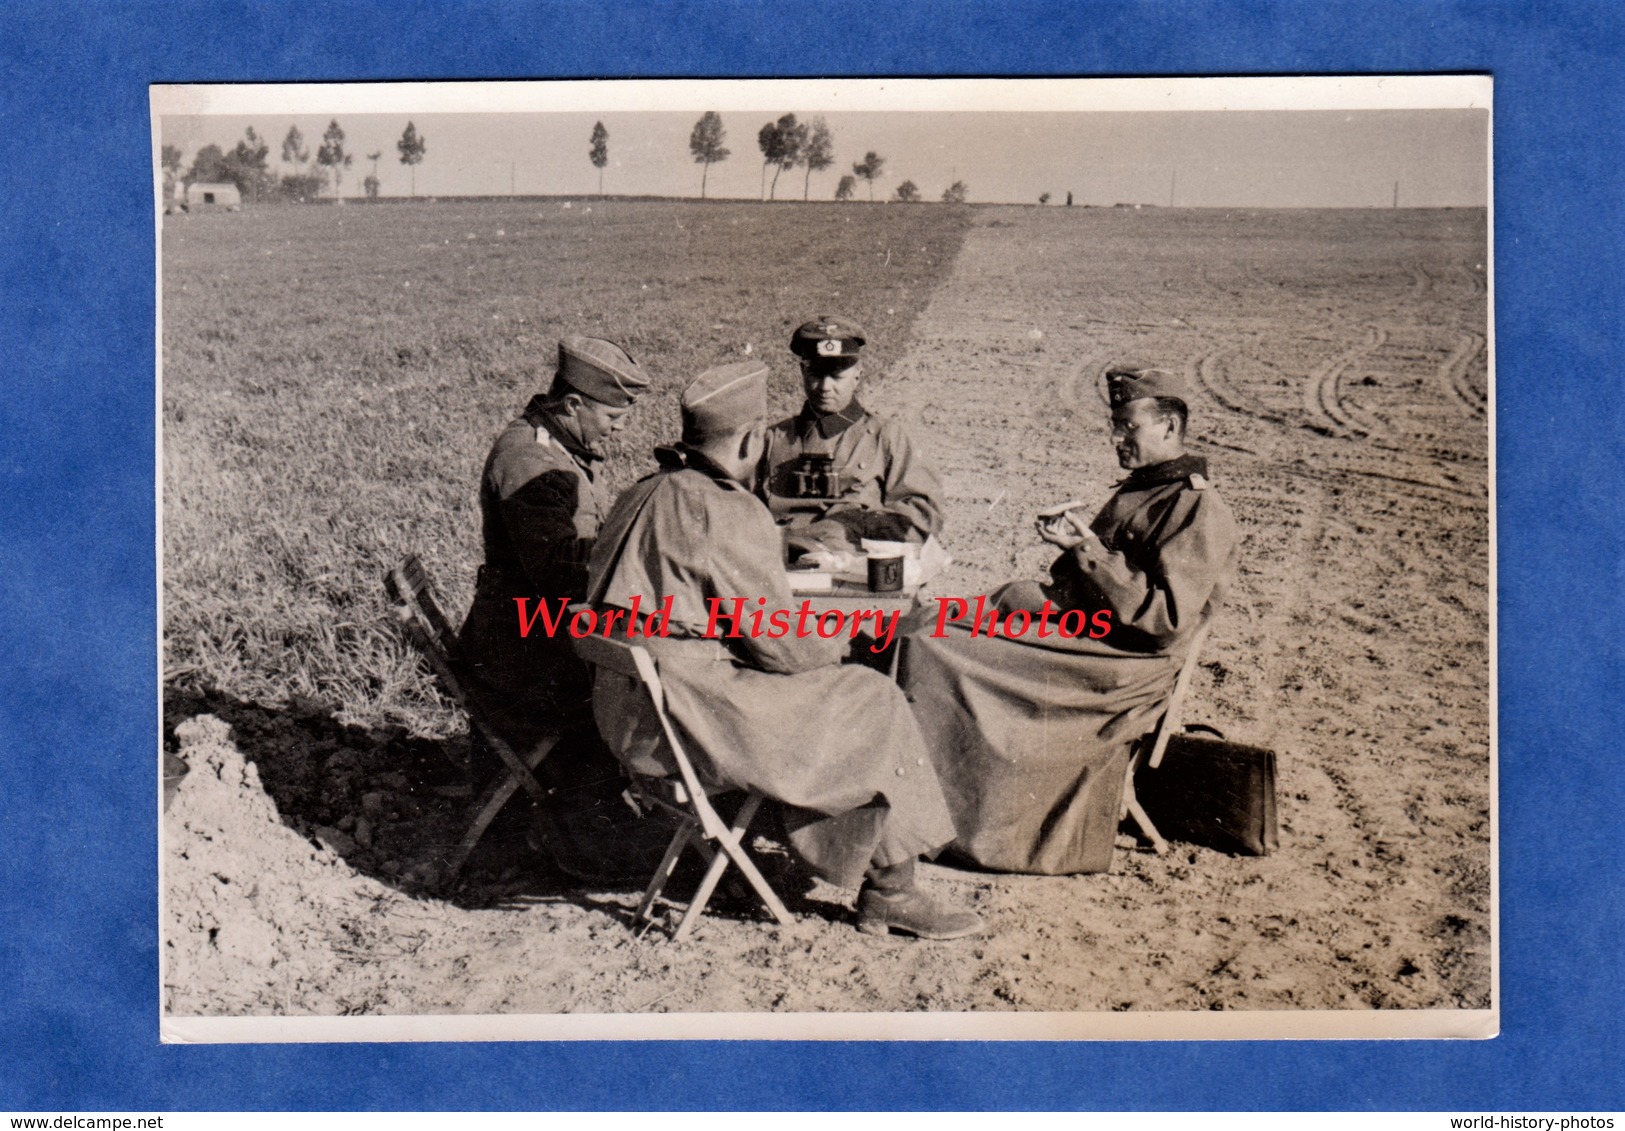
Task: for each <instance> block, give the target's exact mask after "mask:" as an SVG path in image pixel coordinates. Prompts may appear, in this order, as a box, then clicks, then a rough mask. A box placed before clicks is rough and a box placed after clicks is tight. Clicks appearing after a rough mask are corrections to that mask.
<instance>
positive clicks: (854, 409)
mask: <svg viewBox="0 0 1625 1131" xmlns="http://www.w3.org/2000/svg"><path fill="white" fill-rule="evenodd" d="M868 415H869V410H868V409H866V408H864V407H863V405H861V404H859V403H858V398H856V397H853V398H852V403H851V404H849V405H847V406H846V407H845V408H843V409H842V410H841V411H840V412H823V413H821V412H818V411H817V410H816V409H814V408H813V406H812V405H810V404H803V405H802V406H801V411H800V412H798V413H797V414H796V431H797V432H799V433H801V435H802V436H806V435H807V434H808V433H809V432H817V433H818V434H819V435H820V436H822V437H823V438H824V439H826V440H833V439H835V437H837V436H839V435H840V434H841V433H842V432H845V431H846V430H847V429H848V428H850V427H852V426H853V425H854V424H858V423H860V422H862V420H863V418H864V417H866V416H868Z"/></svg>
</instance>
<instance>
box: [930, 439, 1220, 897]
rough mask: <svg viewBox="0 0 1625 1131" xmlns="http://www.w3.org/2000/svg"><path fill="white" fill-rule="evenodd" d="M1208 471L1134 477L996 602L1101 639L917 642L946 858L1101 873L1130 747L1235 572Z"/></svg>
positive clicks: (1178, 466) (1195, 463)
mask: <svg viewBox="0 0 1625 1131" xmlns="http://www.w3.org/2000/svg"><path fill="white" fill-rule="evenodd" d="M1206 474H1207V464H1206V462H1205V461H1204V460H1202V459H1201V458H1200V457H1195V456H1187V457H1182V458H1181V459H1178V460H1172V461H1169V462H1168V463H1165V464H1159V465H1156V466H1154V467H1147V468H1142V469H1140V470H1138V471H1135V472H1134V473H1133V474H1131V475H1130V476H1129V477H1128V478H1127V479H1126V480H1124V481H1123V482H1122V483H1121V484H1119V486H1118V490H1117V493H1116V494H1114V495H1113V496H1112V498H1111V499H1110V501H1108V502H1107V504H1106V505H1105V507H1103V508H1102V509H1101V511H1100V513H1099V514H1098V515H1097V516H1095V519H1094V521H1093V522H1092V523H1091V524H1090V529H1091V530H1093V531H1094V533H1095V534H1096V535H1097V536H1098V538H1099V541H1098V542H1085V543H1084V544H1082V545H1080V546H1078V547H1077V548H1075V549H1073V550H1069V551H1067V552H1065V553H1063V554H1062V555H1061V556H1060V557H1059V558H1057V559H1056V561H1055V564H1054V565H1053V566H1051V567H1050V577H1051V583H1050V584H1048V585H1043V586H1040V585H1038V584H1036V583H1034V582H1015V583H1013V584H1010V585H1007V586H1005V587H1004V588H1003V589H1001V590H999V591H998V592H997V593H996V594H994V601H995V603H996V604H997V605H998V607H999V609H1000V610H1001V612H1004V613H1009V612H1012V611H1015V610H1018V609H1024V610H1027V611H1029V612H1031V613H1033V614H1034V615H1035V618H1036V614H1037V613H1038V612H1039V610H1040V609H1041V608H1042V606H1043V602H1044V601H1045V600H1046V599H1048V600H1049V601H1050V602H1051V604H1052V606H1053V607H1054V608H1056V609H1059V610H1070V609H1079V610H1082V611H1083V612H1084V613H1085V614H1086V615H1090V616H1092V615H1093V614H1095V613H1098V612H1100V611H1101V610H1108V611H1109V612H1110V614H1111V618H1110V623H1111V631H1110V633H1109V634H1108V635H1107V636H1106V637H1105V638H1104V639H1090V638H1088V637H1087V636H1085V637H1082V638H1079V639H1065V640H1063V639H1061V638H1059V637H1057V636H1054V635H1052V636H1051V637H1050V638H1049V639H1048V640H1043V641H1041V640H1038V639H1037V638H1036V637H1035V636H1034V635H1033V634H1032V633H1028V634H1027V635H1025V636H1023V637H1021V638H1018V639H1015V640H1009V639H1002V638H1000V639H988V638H986V637H985V636H984V637H977V638H972V637H971V636H970V635H969V634H968V632H967V631H965V630H964V629H961V628H957V627H953V626H950V628H949V631H948V634H947V635H946V636H944V637H942V638H940V639H938V638H933V637H930V636H926V635H911V636H909V637H908V639H907V641H906V648H905V651H904V658H903V672H902V680H903V685H904V686H905V687H906V688H907V689H908V692H909V698H910V700H911V701H912V702H913V703H914V707H915V711H916V713H917V715H918V718H919V720H920V726H921V729H922V730H923V731H924V733H925V736H926V742H927V744H928V745H929V746H930V749H931V752H932V755H933V756H934V757H935V758H936V759H937V762H938V772H939V774H940V775H941V778H942V782H943V788H944V790H945V791H946V793H947V795H948V803H949V807H950V809H951V810H952V811H953V815H954V823H955V825H956V826H957V827H958V830H959V837H958V840H956V841H955V843H954V846H953V851H954V853H955V854H956V855H959V856H962V857H965V858H967V859H970V860H972V861H974V862H975V863H977V864H979V865H981V866H982V867H985V868H993V869H997V870H1000V871H1007V872H1039V873H1066V872H1098V871H1104V870H1105V869H1106V868H1107V867H1109V866H1110V863H1111V850H1112V838H1113V834H1114V833H1115V831H1116V827H1117V814H1118V806H1119V803H1120V797H1121V791H1122V783H1123V777H1124V772H1125V770H1126V768H1127V762H1128V756H1129V747H1130V744H1131V743H1133V741H1134V740H1135V739H1137V738H1139V737H1140V736H1141V735H1142V734H1144V733H1145V732H1146V731H1147V730H1149V729H1150V728H1151V727H1152V726H1153V725H1154V724H1155V722H1156V719H1157V716H1158V715H1159V714H1160V712H1161V710H1162V707H1163V704H1164V703H1165V702H1166V701H1167V698H1168V694H1169V692H1170V691H1171V690H1172V689H1173V682H1174V677H1175V675H1176V674H1177V672H1178V670H1179V665H1180V663H1181V662H1182V660H1183V658H1184V654H1185V650H1186V647H1187V645H1188V643H1189V641H1190V638H1191V636H1192V635H1193V634H1194V633H1195V632H1196V630H1197V629H1198V628H1199V627H1200V626H1201V625H1203V624H1205V623H1207V621H1208V620H1209V619H1210V618H1211V617H1212V616H1213V614H1214V612H1216V611H1217V609H1218V608H1219V606H1220V604H1221V603H1222V602H1223V600H1224V594H1225V591H1226V589H1228V587H1229V585H1230V583H1231V581H1232V580H1233V579H1234V577H1235V573H1236V566H1237V560H1238V557H1239V553H1240V545H1241V538H1240V535H1239V532H1238V530H1237V528H1236V521H1235V518H1234V516H1233V515H1232V514H1231V512H1230V508H1229V506H1228V505H1226V503H1225V501H1224V500H1223V499H1222V498H1220V497H1219V494H1218V492H1217V491H1215V490H1214V489H1213V488H1212V487H1210V486H1209V485H1208V483H1207V478H1206Z"/></svg>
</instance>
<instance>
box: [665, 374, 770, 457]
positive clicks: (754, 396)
mask: <svg viewBox="0 0 1625 1131" xmlns="http://www.w3.org/2000/svg"><path fill="white" fill-rule="evenodd" d="M766 417H767V366H766V365H764V364H763V363H762V362H760V361H734V362H729V363H728V364H727V365H718V366H714V367H712V368H710V369H707V370H706V371H705V372H704V373H701V374H700V375H699V376H698V377H696V378H694V380H693V381H691V382H690V383H689V386H688V388H686V389H684V390H683V435H684V436H685V437H693V438H695V439H706V438H708V437H711V436H725V435H727V434H729V433H730V432H738V431H740V430H742V429H745V428H749V427H750V426H752V425H753V424H757V423H759V422H760V421H762V420H764V419H765V418H766Z"/></svg>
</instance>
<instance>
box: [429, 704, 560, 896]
mask: <svg viewBox="0 0 1625 1131" xmlns="http://www.w3.org/2000/svg"><path fill="white" fill-rule="evenodd" d="M558 743H559V738H558V736H557V735H548V736H547V737H546V738H544V739H542V740H541V741H540V742H538V743H537V744H536V745H535V746H534V747H532V748H531V751H530V753H529V754H528V755H527V756H526V757H525V761H524V764H525V768H526V770H527V771H528V773H529V774H530V775H534V774H535V772H536V767H537V766H539V765H541V764H542V759H543V758H546V757H547V756H548V754H549V753H551V752H552V750H553V747H555V746H557V745H558ZM531 780H532V781H534V780H535V778H534V776H532V777H531ZM523 784H524V783H523V782H522V781H521V780H520V778H519V775H518V774H516V773H514V772H513V771H512V770H506V768H505V772H503V773H499V774H498V775H497V776H496V777H495V778H493V779H492V780H491V784H490V785H488V786H486V787H485V789H484V791H482V792H481V794H480V797H479V800H478V801H477V802H475V807H474V820H473V821H472V822H471V823H470V824H469V826H468V831H467V832H465V833H464V834H463V839H462V842H461V843H460V844H458V846H457V851H455V852H453V853H452V855H451V859H450V860H448V861H447V862H446V866H447V868H448V869H450V872H451V875H452V876H454V877H455V876H456V875H458V874H459V873H461V872H462V870H463V865H464V864H466V863H468V858H469V856H470V854H472V853H473V851H474V848H475V846H476V845H478V844H479V843H480V838H481V837H483V836H484V835H485V830H486V829H488V828H490V827H491V822H492V821H494V820H496V819H497V814H498V813H500V812H502V810H503V809H505V808H506V807H507V805H508V802H509V801H511V800H513V795H514V794H515V793H517V792H519V788H520V786H521V785H523Z"/></svg>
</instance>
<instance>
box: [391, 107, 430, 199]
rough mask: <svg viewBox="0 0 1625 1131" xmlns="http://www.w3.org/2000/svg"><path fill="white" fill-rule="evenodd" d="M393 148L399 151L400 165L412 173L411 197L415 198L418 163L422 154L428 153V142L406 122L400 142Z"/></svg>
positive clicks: (421, 158)
mask: <svg viewBox="0 0 1625 1131" xmlns="http://www.w3.org/2000/svg"><path fill="white" fill-rule="evenodd" d="M395 148H396V149H398V150H400V153H401V164H402V165H405V166H406V167H407V168H408V169H410V170H411V171H412V195H413V196H416V195H417V194H418V163H419V162H420V161H422V160H423V155H424V153H426V152H427V151H428V148H429V146H428V142H426V141H425V140H424V137H423V135H422V134H420V133H418V128H417V127H416V126H414V125H413V124H412V123H411V122H407V123H406V129H405V130H403V131H401V140H400V141H397V142H396V143H395Z"/></svg>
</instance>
